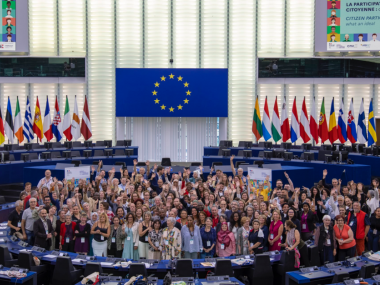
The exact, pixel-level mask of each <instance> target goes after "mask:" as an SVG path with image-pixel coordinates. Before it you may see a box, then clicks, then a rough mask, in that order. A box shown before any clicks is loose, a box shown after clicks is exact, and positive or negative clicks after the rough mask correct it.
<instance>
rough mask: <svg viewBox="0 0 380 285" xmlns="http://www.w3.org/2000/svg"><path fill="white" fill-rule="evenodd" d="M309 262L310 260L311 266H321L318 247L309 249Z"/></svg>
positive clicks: (313, 246)
mask: <svg viewBox="0 0 380 285" xmlns="http://www.w3.org/2000/svg"><path fill="white" fill-rule="evenodd" d="M305 245H306V244H305ZM309 260H310V266H321V260H320V258H319V251H318V246H316V245H312V246H310V247H309Z"/></svg>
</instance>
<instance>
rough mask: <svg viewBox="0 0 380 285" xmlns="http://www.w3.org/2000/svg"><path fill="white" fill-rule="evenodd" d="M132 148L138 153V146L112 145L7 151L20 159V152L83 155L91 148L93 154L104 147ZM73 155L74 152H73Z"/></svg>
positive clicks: (135, 153) (134, 153)
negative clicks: (68, 152) (65, 152)
mask: <svg viewBox="0 0 380 285" xmlns="http://www.w3.org/2000/svg"><path fill="white" fill-rule="evenodd" d="M126 148H128V149H132V150H133V155H138V150H139V147H138V146H114V147H110V148H106V147H104V146H94V147H90V148H86V147H74V148H70V149H68V148H65V147H59V148H53V149H46V148H38V149H32V150H25V149H18V150H11V151H9V154H12V155H13V156H14V158H15V160H20V159H21V154H22V153H35V154H37V155H41V153H43V152H59V153H60V154H61V155H62V152H63V151H67V150H69V151H71V152H72V153H73V152H76V153H77V152H79V153H80V156H83V151H84V150H92V154H94V151H95V150H105V149H112V150H113V153H115V150H117V149H122V150H124V149H126ZM73 155H74V153H73Z"/></svg>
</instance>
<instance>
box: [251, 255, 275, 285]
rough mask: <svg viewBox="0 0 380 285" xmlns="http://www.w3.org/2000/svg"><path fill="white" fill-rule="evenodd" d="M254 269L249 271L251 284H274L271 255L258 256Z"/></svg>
mask: <svg viewBox="0 0 380 285" xmlns="http://www.w3.org/2000/svg"><path fill="white" fill-rule="evenodd" d="M253 267H254V268H250V269H249V275H248V279H249V282H250V284H273V272H272V265H271V263H270V256H269V255H266V254H258V255H256V256H255V261H254V263H253Z"/></svg>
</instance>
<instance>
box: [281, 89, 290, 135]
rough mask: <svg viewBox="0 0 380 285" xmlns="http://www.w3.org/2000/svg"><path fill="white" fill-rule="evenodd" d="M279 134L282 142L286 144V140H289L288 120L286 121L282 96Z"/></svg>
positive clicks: (286, 115)
mask: <svg viewBox="0 0 380 285" xmlns="http://www.w3.org/2000/svg"><path fill="white" fill-rule="evenodd" d="M281 133H282V141H283V142H286V141H287V140H288V139H290V129H289V119H288V112H287V110H286V97H285V96H284V103H282V111H281Z"/></svg>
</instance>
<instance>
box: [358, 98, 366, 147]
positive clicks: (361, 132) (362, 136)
mask: <svg viewBox="0 0 380 285" xmlns="http://www.w3.org/2000/svg"><path fill="white" fill-rule="evenodd" d="M358 141H359V142H360V143H366V142H367V128H366V127H365V114H364V99H363V98H362V103H361V105H360V110H359V119H358Z"/></svg>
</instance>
